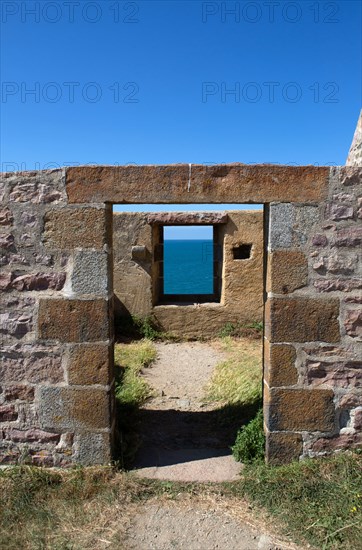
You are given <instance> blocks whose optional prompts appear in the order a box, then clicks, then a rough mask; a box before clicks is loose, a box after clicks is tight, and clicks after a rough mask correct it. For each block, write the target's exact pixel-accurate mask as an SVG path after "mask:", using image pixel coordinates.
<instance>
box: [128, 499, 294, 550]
mask: <svg viewBox="0 0 362 550" xmlns="http://www.w3.org/2000/svg"><path fill="white" fill-rule="evenodd" d="M125 549H127V550H302V548H301V547H297V546H296V545H294V544H293V543H292V542H290V541H287V540H285V539H284V540H283V539H281V538H279V537H278V536H277V535H276V534H275V533H274V532H273V529H271V527H269V528H267V527H266V526H265V523H264V522H263V521H260V520H257V519H255V518H253V511H252V510H250V509H248V505H247V504H246V503H244V502H240V501H235V502H234V501H232V500H225V501H222V500H221V501H216V500H213V499H209V500H208V499H207V498H206V499H203V500H201V501H200V500H198V499H193V500H191V499H187V498H185V499H178V500H176V501H173V502H162V501H161V502H154V503H152V502H150V503H149V504H148V505H147V506H143V507H142V509H139V510H138V511H136V513H135V514H134V515H133V517H132V519H131V521H130V524H129V526H128V529H127V531H126V538H125Z"/></svg>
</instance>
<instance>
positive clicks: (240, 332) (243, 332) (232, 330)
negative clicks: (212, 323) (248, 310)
mask: <svg viewBox="0 0 362 550" xmlns="http://www.w3.org/2000/svg"><path fill="white" fill-rule="evenodd" d="M262 334H263V323H262V322H261V321H253V322H252V323H248V324H242V323H239V322H235V323H231V322H228V323H225V325H224V326H223V327H222V328H221V330H220V331H219V334H218V336H219V337H220V338H226V337H233V338H242V337H246V338H252V339H256V340H258V339H259V338H261V336H262Z"/></svg>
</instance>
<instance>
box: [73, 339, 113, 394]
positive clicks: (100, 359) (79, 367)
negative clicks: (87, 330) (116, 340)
mask: <svg viewBox="0 0 362 550" xmlns="http://www.w3.org/2000/svg"><path fill="white" fill-rule="evenodd" d="M112 365H113V361H112V347H111V346H109V345H108V344H88V345H77V346H73V347H72V349H71V351H70V355H69V364H68V379H69V384H79V385H83V384H84V385H88V384H102V385H104V386H106V385H107V384H109V383H110V381H111V380H110V378H111V377H110V373H111V367H112Z"/></svg>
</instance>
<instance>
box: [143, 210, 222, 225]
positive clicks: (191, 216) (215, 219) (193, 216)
mask: <svg viewBox="0 0 362 550" xmlns="http://www.w3.org/2000/svg"><path fill="white" fill-rule="evenodd" d="M227 221H228V215H227V214H226V212H155V213H154V214H148V216H147V223H150V224H160V225H188V224H190V225H203V224H205V225H215V224H218V223H226V222H227Z"/></svg>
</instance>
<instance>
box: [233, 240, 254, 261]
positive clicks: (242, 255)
mask: <svg viewBox="0 0 362 550" xmlns="http://www.w3.org/2000/svg"><path fill="white" fill-rule="evenodd" d="M252 247H253V245H252V244H241V245H239V246H235V247H234V248H233V257H234V260H249V258H250V256H251V249H252Z"/></svg>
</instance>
